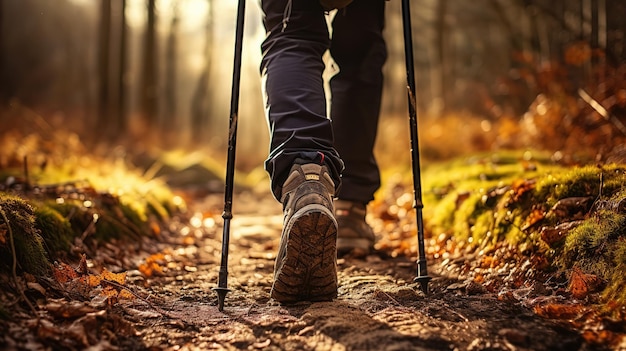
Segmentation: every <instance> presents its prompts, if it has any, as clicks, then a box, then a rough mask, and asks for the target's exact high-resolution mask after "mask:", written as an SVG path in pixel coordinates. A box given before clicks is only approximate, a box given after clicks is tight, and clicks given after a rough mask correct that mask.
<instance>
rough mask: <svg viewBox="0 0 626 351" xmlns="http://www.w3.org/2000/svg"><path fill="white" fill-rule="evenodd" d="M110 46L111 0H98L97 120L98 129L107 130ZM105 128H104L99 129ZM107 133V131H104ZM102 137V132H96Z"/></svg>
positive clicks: (109, 100) (109, 104) (109, 113)
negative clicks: (99, 0)
mask: <svg viewBox="0 0 626 351" xmlns="http://www.w3.org/2000/svg"><path fill="white" fill-rule="evenodd" d="M110 46H111V0H102V1H101V2H100V29H99V45H98V47H99V51H98V83H99V84H98V121H97V124H98V125H97V127H98V129H99V130H108V125H109V123H110V121H109V119H110V118H111V109H110V108H111V97H110V95H109V94H110V90H111V89H110V86H111V84H110V80H109V78H110V77H109V68H110V62H109V61H110V60H109V59H110V57H109V56H110V55H109V52H110ZM101 128H105V129H101ZM106 134H108V133H106ZM97 136H98V137H103V136H105V135H103V134H97Z"/></svg>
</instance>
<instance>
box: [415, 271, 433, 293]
mask: <svg viewBox="0 0 626 351" xmlns="http://www.w3.org/2000/svg"><path fill="white" fill-rule="evenodd" d="M431 279H432V278H431V277H429V276H427V275H423V276H419V277H415V279H413V282H415V283H420V289H421V290H422V292H423V293H424V294H426V295H428V282H430V280H431Z"/></svg>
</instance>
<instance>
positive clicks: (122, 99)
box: [115, 0, 128, 135]
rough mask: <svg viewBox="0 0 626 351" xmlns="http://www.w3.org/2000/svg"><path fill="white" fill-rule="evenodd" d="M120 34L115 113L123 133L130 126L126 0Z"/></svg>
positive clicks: (121, 4) (122, 7)
mask: <svg viewBox="0 0 626 351" xmlns="http://www.w3.org/2000/svg"><path fill="white" fill-rule="evenodd" d="M119 11H120V12H119V13H120V20H119V22H120V35H119V51H118V67H119V70H118V72H117V73H118V74H117V103H116V106H117V111H116V113H115V129H116V130H117V134H118V135H123V134H124V133H125V132H126V129H127V127H128V123H127V118H126V90H127V89H126V75H127V72H126V66H127V64H126V50H127V49H126V41H127V39H126V36H127V33H128V30H127V24H126V0H121V2H120V9H119Z"/></svg>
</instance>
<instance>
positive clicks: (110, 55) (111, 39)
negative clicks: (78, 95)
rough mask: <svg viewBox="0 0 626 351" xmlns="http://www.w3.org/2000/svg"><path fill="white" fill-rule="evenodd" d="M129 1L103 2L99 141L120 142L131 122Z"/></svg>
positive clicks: (101, 3) (99, 66)
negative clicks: (128, 110) (127, 82)
mask: <svg viewBox="0 0 626 351" xmlns="http://www.w3.org/2000/svg"><path fill="white" fill-rule="evenodd" d="M126 36H127V24H126V0H115V1H111V0H102V1H101V2H100V28H99V43H98V48H99V51H98V120H97V122H96V126H95V128H96V129H97V130H98V131H99V133H96V139H97V140H96V141H119V139H121V138H123V137H124V136H125V133H126V130H127V126H128V121H127V118H126V113H125V110H126V109H125V101H126V90H127V89H126V87H125V80H126V79H125V75H126Z"/></svg>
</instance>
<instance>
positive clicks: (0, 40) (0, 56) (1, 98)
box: [0, 0, 9, 121]
mask: <svg viewBox="0 0 626 351" xmlns="http://www.w3.org/2000/svg"><path fill="white" fill-rule="evenodd" d="M3 10H4V0H0V82H6V77H5V73H4V13H3ZM7 93H8V92H7V90H6V88H5V85H4V84H0V106H1V105H4V104H5V103H6V101H7V99H8V98H9V97H8V96H7V95H8V94H7ZM1 120H2V118H1V117H0V121H1Z"/></svg>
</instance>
